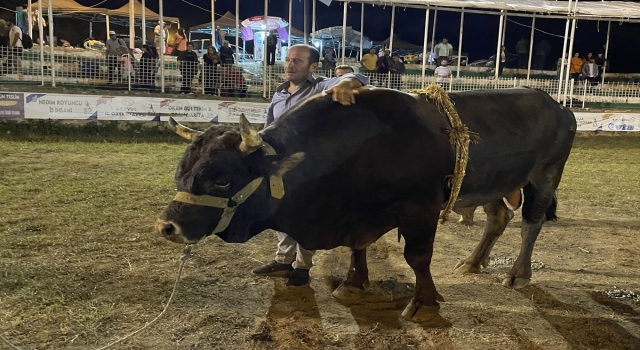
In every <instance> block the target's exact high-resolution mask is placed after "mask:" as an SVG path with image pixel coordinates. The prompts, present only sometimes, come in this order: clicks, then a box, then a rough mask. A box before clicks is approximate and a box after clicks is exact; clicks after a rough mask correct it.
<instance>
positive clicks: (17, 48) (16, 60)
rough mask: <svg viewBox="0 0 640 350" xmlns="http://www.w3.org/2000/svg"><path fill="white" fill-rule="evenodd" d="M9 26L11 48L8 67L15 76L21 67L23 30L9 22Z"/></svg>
mask: <svg viewBox="0 0 640 350" xmlns="http://www.w3.org/2000/svg"><path fill="white" fill-rule="evenodd" d="M7 26H9V47H10V48H11V52H9V59H8V61H7V65H8V66H9V71H10V72H11V73H13V74H15V73H17V72H18V68H19V67H20V56H22V30H21V29H20V28H18V26H16V25H15V24H13V22H11V21H7Z"/></svg>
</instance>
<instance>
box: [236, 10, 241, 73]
mask: <svg viewBox="0 0 640 350" xmlns="http://www.w3.org/2000/svg"><path fill="white" fill-rule="evenodd" d="M239 40H240V0H236V64H239V63H240V48H239V47H238V45H240V41H239Z"/></svg>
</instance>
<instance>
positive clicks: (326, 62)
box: [322, 48, 336, 71]
mask: <svg viewBox="0 0 640 350" xmlns="http://www.w3.org/2000/svg"><path fill="white" fill-rule="evenodd" d="M324 52H325V54H324V59H323V60H322V69H324V70H326V71H331V70H334V69H336V57H335V53H333V49H331V48H329V49H325V50H324Z"/></svg>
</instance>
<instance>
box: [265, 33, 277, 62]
mask: <svg viewBox="0 0 640 350" xmlns="http://www.w3.org/2000/svg"><path fill="white" fill-rule="evenodd" d="M277 48H278V36H276V33H275V32H274V31H273V30H270V31H269V34H267V65H269V66H273V65H274V64H275V63H276V49H277Z"/></svg>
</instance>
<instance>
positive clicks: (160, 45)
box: [153, 21, 171, 53]
mask: <svg viewBox="0 0 640 350" xmlns="http://www.w3.org/2000/svg"><path fill="white" fill-rule="evenodd" d="M160 24H161V23H160V21H158V25H157V26H156V27H155V28H154V29H153V42H154V43H155V45H156V49H157V50H158V52H162V53H164V52H165V46H166V42H167V40H169V27H171V23H166V22H165V24H164V26H163V28H160ZM162 31H164V33H162V34H163V38H164V40H161V39H160V34H161V32H162Z"/></svg>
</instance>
